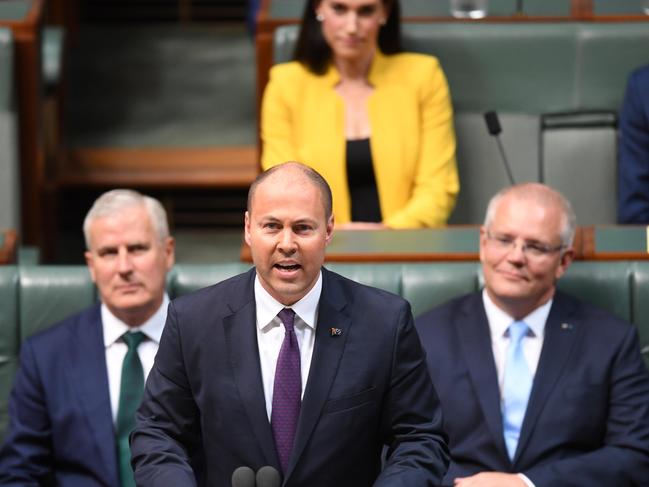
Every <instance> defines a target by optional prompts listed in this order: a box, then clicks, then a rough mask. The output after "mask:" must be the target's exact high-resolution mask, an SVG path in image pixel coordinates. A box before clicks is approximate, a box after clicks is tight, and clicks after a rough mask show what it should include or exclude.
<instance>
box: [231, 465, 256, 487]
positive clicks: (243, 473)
mask: <svg viewBox="0 0 649 487" xmlns="http://www.w3.org/2000/svg"><path fill="white" fill-rule="evenodd" d="M232 487H255V471H254V470H253V469H252V468H250V467H239V468H237V469H236V470H235V471H234V472H232Z"/></svg>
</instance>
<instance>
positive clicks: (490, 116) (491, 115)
mask: <svg viewBox="0 0 649 487" xmlns="http://www.w3.org/2000/svg"><path fill="white" fill-rule="evenodd" d="M484 121H485V122H486V124H487V130H488V131H489V133H490V134H491V135H493V136H494V137H495V139H496V142H498V149H499V150H500V157H501V158H502V161H503V164H504V165H505V171H507V177H508V178H509V182H510V184H511V185H512V186H514V185H515V184H516V182H515V181H514V176H513V174H512V169H511V167H510V166H509V162H508V161H507V156H506V155H505V149H504V148H503V143H502V141H501V140H500V137H499V135H500V133H501V132H502V131H503V130H502V128H501V127H500V120H498V114H497V113H496V112H493V111H491V112H486V113H485V114H484Z"/></svg>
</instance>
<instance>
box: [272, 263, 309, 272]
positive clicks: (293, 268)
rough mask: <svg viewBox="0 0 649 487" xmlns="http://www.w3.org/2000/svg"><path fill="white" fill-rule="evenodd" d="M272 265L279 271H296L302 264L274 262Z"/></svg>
mask: <svg viewBox="0 0 649 487" xmlns="http://www.w3.org/2000/svg"><path fill="white" fill-rule="evenodd" d="M273 267H275V269H279V270H280V271H296V270H298V269H299V268H301V267H302V266H301V265H300V264H279V263H278V264H275V265H274V266H273Z"/></svg>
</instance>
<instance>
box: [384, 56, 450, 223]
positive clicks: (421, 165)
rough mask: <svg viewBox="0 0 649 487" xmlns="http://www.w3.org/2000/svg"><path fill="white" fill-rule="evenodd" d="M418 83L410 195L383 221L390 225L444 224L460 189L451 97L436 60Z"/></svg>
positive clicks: (432, 61)
mask: <svg viewBox="0 0 649 487" xmlns="http://www.w3.org/2000/svg"><path fill="white" fill-rule="evenodd" d="M427 66H428V68H427V69H426V70H425V73H424V75H423V76H422V78H421V80H419V83H418V88H417V89H418V90H419V100H420V102H419V103H420V116H421V134H420V136H419V140H420V148H419V160H418V164H417V172H416V174H415V180H414V181H413V190H412V196H411V198H410V200H409V201H408V203H407V204H406V206H405V207H403V209H401V210H400V211H398V212H397V213H395V214H393V215H391V216H390V217H389V218H388V219H386V221H385V222H384V223H385V224H386V225H387V226H389V227H392V228H420V227H435V226H440V225H444V224H446V220H448V217H449V216H450V214H451V211H453V208H454V207H455V200H456V198H457V194H458V192H459V189H460V183H459V179H458V173H457V163H456V160H455V129H454V127H453V109H452V106H451V96H450V92H449V88H448V83H447V81H446V77H445V76H444V72H443V71H442V68H441V66H440V65H439V62H438V61H437V59H434V58H433V59H432V60H431V62H430V63H427Z"/></svg>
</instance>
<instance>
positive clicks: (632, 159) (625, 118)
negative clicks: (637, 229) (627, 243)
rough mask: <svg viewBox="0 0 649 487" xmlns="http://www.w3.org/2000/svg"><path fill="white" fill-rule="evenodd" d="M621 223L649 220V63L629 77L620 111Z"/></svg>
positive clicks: (619, 207) (645, 221) (648, 221)
mask: <svg viewBox="0 0 649 487" xmlns="http://www.w3.org/2000/svg"><path fill="white" fill-rule="evenodd" d="M619 151H620V152H619V156H618V157H619V172H618V221H619V223H644V224H646V223H649V65H647V66H643V67H641V68H638V69H637V70H636V71H634V72H633V73H632V74H631V76H630V77H629V82H628V84H627V89H626V93H625V95H624V104H623V105H622V110H621V112H620V148H619Z"/></svg>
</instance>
